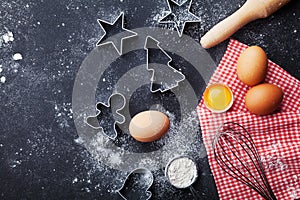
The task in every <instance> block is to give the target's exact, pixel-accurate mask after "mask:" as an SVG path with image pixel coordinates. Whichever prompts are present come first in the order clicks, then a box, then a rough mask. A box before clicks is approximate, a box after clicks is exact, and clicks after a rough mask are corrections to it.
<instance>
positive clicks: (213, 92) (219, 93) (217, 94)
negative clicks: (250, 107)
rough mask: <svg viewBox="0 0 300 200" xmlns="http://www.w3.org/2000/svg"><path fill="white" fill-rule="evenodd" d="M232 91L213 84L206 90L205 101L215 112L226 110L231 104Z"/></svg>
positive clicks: (223, 86)
mask: <svg viewBox="0 0 300 200" xmlns="http://www.w3.org/2000/svg"><path fill="white" fill-rule="evenodd" d="M231 100H232V95H231V92H230V89H229V88H228V87H226V86H225V85H222V84H213V85H210V86H208V87H207V88H206V90H205V92H204V101H205V104H206V106H208V107H210V108H211V109H213V110H224V109H226V108H227V106H228V105H229V104H230V103H231Z"/></svg>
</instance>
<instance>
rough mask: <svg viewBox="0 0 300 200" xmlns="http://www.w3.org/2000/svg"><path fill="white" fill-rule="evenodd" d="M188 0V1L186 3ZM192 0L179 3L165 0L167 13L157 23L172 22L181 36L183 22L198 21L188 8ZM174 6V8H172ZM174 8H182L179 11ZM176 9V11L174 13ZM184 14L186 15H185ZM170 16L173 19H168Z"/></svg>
mask: <svg viewBox="0 0 300 200" xmlns="http://www.w3.org/2000/svg"><path fill="white" fill-rule="evenodd" d="M188 1H190V2H189V3H188ZM192 1H193V0H187V1H185V2H183V3H181V4H178V3H176V2H175V1H173V0H167V2H168V6H169V9H170V11H169V13H168V14H167V15H165V16H164V17H163V18H162V19H160V20H159V23H173V24H175V28H176V30H177V32H178V35H179V37H181V36H182V34H183V30H184V27H185V24H186V23H187V22H200V21H201V20H200V18H199V17H197V16H196V15H194V14H193V13H191V12H190V8H191V5H192ZM174 8H175V9H174ZM176 9H180V10H181V9H183V11H182V10H181V11H180V12H178V10H176ZM176 11H177V13H176ZM185 15H186V16H185ZM168 17H172V18H173V19H171V20H170V19H168Z"/></svg>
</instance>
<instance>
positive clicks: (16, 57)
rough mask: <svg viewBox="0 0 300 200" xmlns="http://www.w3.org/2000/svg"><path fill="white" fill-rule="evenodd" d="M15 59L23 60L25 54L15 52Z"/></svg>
mask: <svg viewBox="0 0 300 200" xmlns="http://www.w3.org/2000/svg"><path fill="white" fill-rule="evenodd" d="M13 59H14V60H16V61H17V60H22V59H23V56H22V54H20V53H15V54H14V55H13Z"/></svg>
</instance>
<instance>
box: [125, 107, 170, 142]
mask: <svg viewBox="0 0 300 200" xmlns="http://www.w3.org/2000/svg"><path fill="white" fill-rule="evenodd" d="M169 127H170V120H169V118H168V117H167V115H165V114H164V113H162V112H159V111H155V110H149V111H144V112H141V113H139V114H137V115H135V116H134V117H133V118H132V119H131V121H130V124H129V132H130V135H131V136H132V137H133V138H134V139H136V140H137V141H140V142H153V141H155V140H158V139H159V138H161V137H162V136H163V135H165V134H166V132H167V131H168V129H169Z"/></svg>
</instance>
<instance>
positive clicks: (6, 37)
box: [2, 31, 14, 44]
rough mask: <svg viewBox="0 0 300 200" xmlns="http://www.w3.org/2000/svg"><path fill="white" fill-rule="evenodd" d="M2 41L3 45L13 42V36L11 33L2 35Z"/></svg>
mask: <svg viewBox="0 0 300 200" xmlns="http://www.w3.org/2000/svg"><path fill="white" fill-rule="evenodd" d="M2 40H3V42H4V43H6V44H7V43H9V42H12V41H14V34H13V33H12V32H11V31H7V33H5V34H4V35H2Z"/></svg>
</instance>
